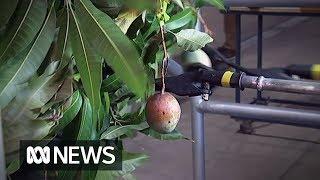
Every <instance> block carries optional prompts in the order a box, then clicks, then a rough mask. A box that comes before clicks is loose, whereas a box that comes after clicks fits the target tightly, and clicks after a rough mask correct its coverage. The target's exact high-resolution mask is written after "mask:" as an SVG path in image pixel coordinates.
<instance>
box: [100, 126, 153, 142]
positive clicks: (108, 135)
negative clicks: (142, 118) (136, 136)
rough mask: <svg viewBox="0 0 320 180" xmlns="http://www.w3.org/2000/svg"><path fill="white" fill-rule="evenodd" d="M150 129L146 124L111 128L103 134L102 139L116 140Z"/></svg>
mask: <svg viewBox="0 0 320 180" xmlns="http://www.w3.org/2000/svg"><path fill="white" fill-rule="evenodd" d="M148 127H149V125H148V124H147V123H146V122H143V123H141V124H138V125H126V126H118V125H116V126H111V127H109V128H108V129H107V130H106V131H105V132H104V133H102V135H101V137H100V139H114V138H116V137H120V136H122V135H124V134H127V133H130V132H132V131H140V130H143V129H146V128H148Z"/></svg>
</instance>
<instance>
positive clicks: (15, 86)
mask: <svg viewBox="0 0 320 180" xmlns="http://www.w3.org/2000/svg"><path fill="white" fill-rule="evenodd" d="M55 23H56V17H55V11H54V5H53V4H52V6H51V8H50V10H49V12H48V16H47V18H46V20H45V22H44V24H43V26H42V28H41V29H40V32H39V33H38V35H37V36H36V38H35V40H34V41H33V43H32V44H31V45H30V47H29V48H28V49H26V50H24V51H23V52H22V53H21V54H19V55H18V56H16V57H14V58H11V59H9V60H8V61H7V62H6V63H5V64H4V65H3V66H1V67H0V109H1V108H4V107H5V106H6V105H7V104H8V103H9V102H10V101H11V100H12V98H14V97H15V95H16V94H17V93H18V91H19V89H21V88H22V87H23V83H25V82H26V81H27V80H28V79H29V78H30V77H31V76H32V75H33V74H34V73H35V72H36V71H37V69H38V68H39V66H40V64H41V63H42V61H43V59H44V58H45V56H46V53H47V52H48V50H49V48H50V45H51V43H52V41H53V37H54V33H55Z"/></svg>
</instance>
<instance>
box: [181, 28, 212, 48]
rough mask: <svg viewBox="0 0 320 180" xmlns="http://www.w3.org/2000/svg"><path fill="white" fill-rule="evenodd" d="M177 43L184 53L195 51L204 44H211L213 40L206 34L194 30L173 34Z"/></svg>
mask: <svg viewBox="0 0 320 180" xmlns="http://www.w3.org/2000/svg"><path fill="white" fill-rule="evenodd" d="M175 36H176V38H177V43H178V45H179V46H180V47H182V48H183V49H184V50H186V51H195V50H198V49H200V48H202V47H204V46H205V45H206V44H208V43H211V42H212V41H213V39H212V38H211V37H210V36H209V35H208V34H206V33H203V32H200V31H197V30H195V29H185V30H181V31H180V32H178V33H176V34H175Z"/></svg>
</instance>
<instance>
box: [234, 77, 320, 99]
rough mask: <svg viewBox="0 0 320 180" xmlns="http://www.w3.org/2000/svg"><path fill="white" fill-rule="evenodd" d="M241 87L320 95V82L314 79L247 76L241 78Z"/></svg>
mask: <svg viewBox="0 0 320 180" xmlns="http://www.w3.org/2000/svg"><path fill="white" fill-rule="evenodd" d="M240 87H241V88H251V89H257V90H258V91H260V92H261V91H264V90H269V91H277V92H289V93H301V94H313V95H320V83H318V82H314V81H296V80H282V79H272V78H264V77H263V76H260V77H256V76H246V75H244V76H243V77H242V78H241V79H240Z"/></svg>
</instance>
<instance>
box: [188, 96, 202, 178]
mask: <svg viewBox="0 0 320 180" xmlns="http://www.w3.org/2000/svg"><path fill="white" fill-rule="evenodd" d="M202 101H203V100H202V98H201V96H197V97H192V98H191V115H192V119H191V120H192V122H191V125H192V139H193V140H194V143H193V144H192V158H193V179H194V180H205V152H204V150H205V144H204V113H203V112H201V111H199V110H198V108H197V107H198V105H199V104H200V103H201V102H202Z"/></svg>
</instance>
